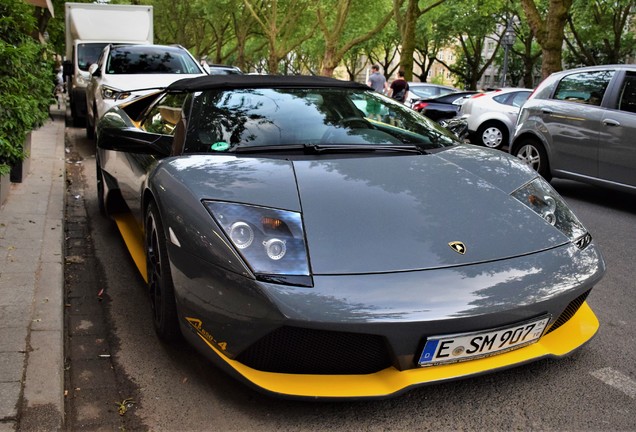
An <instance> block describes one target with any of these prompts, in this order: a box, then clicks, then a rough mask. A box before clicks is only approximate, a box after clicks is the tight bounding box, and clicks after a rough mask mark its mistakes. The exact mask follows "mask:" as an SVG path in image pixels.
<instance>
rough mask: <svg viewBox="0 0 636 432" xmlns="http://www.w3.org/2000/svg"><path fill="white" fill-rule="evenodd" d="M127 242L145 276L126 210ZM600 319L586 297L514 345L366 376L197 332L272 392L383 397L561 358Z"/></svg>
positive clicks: (120, 219)
mask: <svg viewBox="0 0 636 432" xmlns="http://www.w3.org/2000/svg"><path fill="white" fill-rule="evenodd" d="M115 221H116V223H117V226H118V228H119V231H120V232H121V234H122V237H123V238H124V241H125V243H126V247H127V248H128V250H129V251H130V254H131V256H132V258H133V260H134V261H135V264H136V265H137V268H138V269H139V271H140V272H141V275H142V276H143V278H144V279H145V280H147V276H146V266H145V253H144V248H143V235H142V232H141V230H140V228H139V226H138V224H137V223H136V222H135V220H134V218H133V216H132V215H130V214H119V215H115ZM598 328H599V322H598V319H597V318H596V315H594V312H592V309H591V308H590V307H589V306H588V304H587V302H585V303H583V305H582V306H581V307H580V308H579V310H578V312H577V313H576V314H575V315H574V316H573V317H572V318H571V319H570V320H569V321H567V322H566V323H565V324H563V325H562V326H561V327H559V328H558V329H557V330H555V331H553V332H551V333H549V334H547V335H545V336H543V337H542V338H541V339H539V341H537V342H536V343H534V344H532V345H528V346H526V347H523V348H519V349H517V350H513V351H508V352H506V353H503V354H497V355H493V356H491V357H485V358H481V359H477V360H469V361H465V362H460V363H452V364H447V365H440V366H430V367H424V368H418V369H409V370H404V371H399V370H397V369H395V368H393V367H390V368H387V369H384V370H381V371H379V372H376V373H372V374H368V375H300V374H284V373H273V372H262V371H259V370H256V369H252V368H250V367H247V366H245V365H244V364H242V363H239V362H237V361H235V360H231V359H229V358H228V357H226V356H225V355H224V354H223V353H222V352H221V351H220V350H219V349H218V348H217V347H216V346H215V345H213V344H212V343H211V342H210V341H208V340H207V339H206V338H205V337H204V336H203V335H202V334H201V333H199V332H197V335H198V336H199V337H200V338H201V340H202V341H203V342H204V343H205V345H207V346H208V347H209V348H210V349H211V350H212V351H214V353H215V354H216V356H217V357H218V358H219V359H220V360H222V361H223V362H224V363H226V366H228V367H229V368H231V369H232V370H234V371H235V372H236V373H237V374H239V375H240V376H242V377H243V378H244V379H246V380H247V381H248V382H250V383H251V384H253V385H255V386H257V387H259V388H261V389H263V390H265V391H267V392H271V393H276V394H279V395H284V396H291V397H301V398H327V399H329V398H354V399H356V398H381V397H386V396H390V395H393V394H396V393H400V392H402V391H404V390H407V389H408V388H411V387H416V386H419V385H424V384H431V383H436V382H440V381H446V380H453V379H458V378H463V377H468V376H471V375H479V374H483V373H487V372H493V371H495V370H498V369H505V368H509V367H513V366H518V365H521V364H524V363H528V362H532V361H535V360H539V359H541V358H546V357H563V356H566V355H568V354H570V353H571V352H573V351H575V350H576V349H577V348H579V347H581V346H582V345H584V344H585V343H586V342H587V341H589V340H590V339H591V338H592V337H593V336H594V335H595V334H596V332H597V330H598Z"/></svg>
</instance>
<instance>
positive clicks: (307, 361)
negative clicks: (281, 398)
mask: <svg viewBox="0 0 636 432" xmlns="http://www.w3.org/2000/svg"><path fill="white" fill-rule="evenodd" d="M236 360H238V361H239V362H241V363H243V364H245V365H246V366H249V367H251V368H253V369H257V370H260V371H266V372H277V373H291V374H318V375H327V374H328V375H344V374H369V373H373V372H378V371H380V370H382V369H385V368H387V367H389V366H391V364H392V363H391V358H390V355H389V352H388V348H387V344H386V342H385V339H384V338H383V337H381V336H377V335H369V334H360V333H345V332H336V331H325V330H314V329H306V328H299V327H281V328H278V329H276V330H274V331H273V332H272V333H270V334H268V335H266V336H265V337H263V338H261V339H260V340H258V341H257V342H256V343H255V344H253V345H252V346H250V347H249V348H248V349H247V350H245V351H243V352H242V353H241V354H240V355H239V356H238V357H237V358H236Z"/></svg>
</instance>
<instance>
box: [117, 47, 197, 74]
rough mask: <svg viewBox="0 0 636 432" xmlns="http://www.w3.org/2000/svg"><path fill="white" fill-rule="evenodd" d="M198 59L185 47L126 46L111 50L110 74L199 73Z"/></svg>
mask: <svg viewBox="0 0 636 432" xmlns="http://www.w3.org/2000/svg"><path fill="white" fill-rule="evenodd" d="M200 72H201V71H200V69H199V67H198V66H197V63H196V61H195V60H194V59H193V58H191V57H190V56H188V55H187V54H186V53H185V51H184V50H183V49H180V48H174V49H173V48H166V47H156V48H155V47H148V46H147V45H144V46H139V47H135V46H125V47H119V48H114V49H112V50H111V52H110V58H109V60H108V66H107V68H106V73H108V74H153V73H157V74H171V73H173V74H198V73H200Z"/></svg>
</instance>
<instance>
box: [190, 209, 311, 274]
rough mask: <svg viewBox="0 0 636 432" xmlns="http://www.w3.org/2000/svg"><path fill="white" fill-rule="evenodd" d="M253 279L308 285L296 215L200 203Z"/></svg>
mask: <svg viewBox="0 0 636 432" xmlns="http://www.w3.org/2000/svg"><path fill="white" fill-rule="evenodd" d="M203 204H204V205H205V206H206V208H207V209H208V211H209V212H210V214H212V217H214V219H215V220H216V221H217V222H218V224H219V225H220V226H221V228H222V229H223V232H224V233H225V235H226V236H227V238H228V239H229V240H230V243H232V245H233V246H234V247H235V248H236V251H237V252H238V253H239V254H240V255H241V257H243V259H244V260H245V262H246V263H247V265H248V266H249V267H250V268H251V269H252V271H253V272H254V274H255V275H256V277H257V278H259V279H261V280H266V281H275V282H279V283H287V284H294V285H303V286H312V283H311V278H310V276H309V262H308V259H307V248H306V247H305V233H304V231H303V225H302V219H301V217H300V213H296V212H291V211H286V210H278V209H272V208H267V207H257V206H250V205H245V204H233V203H226V202H217V201H204V202H203Z"/></svg>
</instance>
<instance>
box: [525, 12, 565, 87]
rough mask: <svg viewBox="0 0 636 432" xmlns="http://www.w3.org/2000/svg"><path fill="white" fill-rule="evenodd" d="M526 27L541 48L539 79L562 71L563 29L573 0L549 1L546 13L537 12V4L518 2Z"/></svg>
mask: <svg viewBox="0 0 636 432" xmlns="http://www.w3.org/2000/svg"><path fill="white" fill-rule="evenodd" d="M520 1H521V6H522V7H523V11H524V13H525V16H526V19H527V20H528V25H529V26H530V28H531V29H532V33H533V34H534V36H535V37H536V39H537V42H538V43H539V45H540V46H541V53H542V58H543V62H542V63H541V77H542V78H546V77H548V76H549V75H550V74H551V73H553V72H557V71H560V70H561V69H562V57H563V39H564V29H565V25H566V23H567V19H568V13H569V12H570V8H571V7H572V1H573V0H549V1H548V8H547V12H545V13H544V14H543V15H542V14H541V12H539V8H538V6H537V2H541V0H520Z"/></svg>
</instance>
